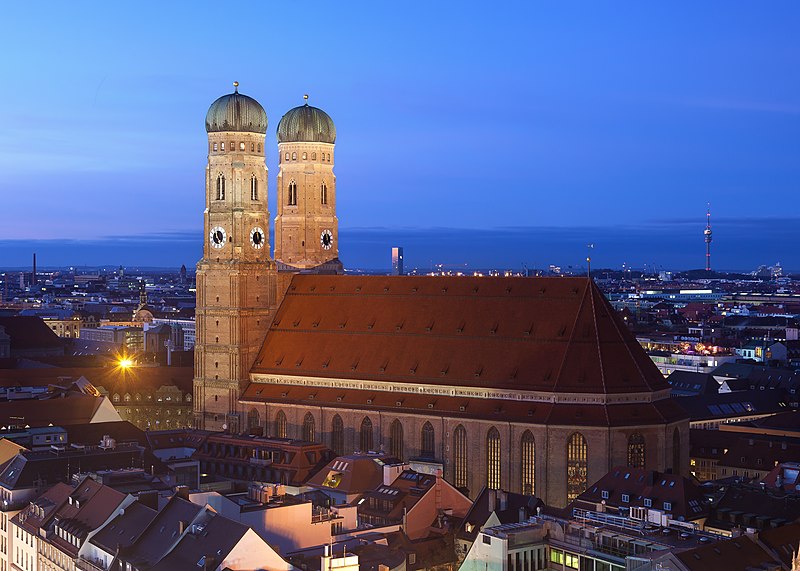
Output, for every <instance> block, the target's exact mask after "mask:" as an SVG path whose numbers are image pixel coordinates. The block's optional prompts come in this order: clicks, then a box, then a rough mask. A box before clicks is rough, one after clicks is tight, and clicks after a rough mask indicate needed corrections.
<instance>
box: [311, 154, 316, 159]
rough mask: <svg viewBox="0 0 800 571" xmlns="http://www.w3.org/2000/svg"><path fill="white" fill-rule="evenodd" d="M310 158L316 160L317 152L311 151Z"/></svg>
mask: <svg viewBox="0 0 800 571" xmlns="http://www.w3.org/2000/svg"><path fill="white" fill-rule="evenodd" d="M311 160H312V161H316V160H317V153H311Z"/></svg>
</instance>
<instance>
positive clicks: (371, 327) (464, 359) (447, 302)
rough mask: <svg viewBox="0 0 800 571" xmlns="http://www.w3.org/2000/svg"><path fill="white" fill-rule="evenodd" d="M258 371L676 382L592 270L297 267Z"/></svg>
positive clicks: (548, 382)
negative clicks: (577, 274)
mask: <svg viewBox="0 0 800 571" xmlns="http://www.w3.org/2000/svg"><path fill="white" fill-rule="evenodd" d="M252 372H253V373H263V374H267V375H269V374H283V375H297V376H305V377H309V376H310V377H323V378H337V379H375V380H386V381H393V382H407V383H414V384H432V385H458V386H469V387H477V388H493V389H510V390H526V391H545V392H552V393H594V394H619V393H631V392H652V391H661V390H665V389H668V388H669V385H668V384H667V383H666V381H665V380H664V378H663V376H662V375H661V374H660V373H659V371H658V369H657V368H656V366H655V365H654V364H653V363H652V362H651V360H650V359H649V358H648V356H647V355H646V354H645V352H644V350H643V349H642V348H641V347H640V346H639V344H638V343H637V341H636V339H635V337H634V336H633V335H632V334H631V333H630V332H629V331H628V329H627V327H626V326H625V325H624V323H623V322H622V321H621V320H620V319H619V317H618V316H617V315H616V312H615V311H614V309H613V308H612V307H611V306H610V304H609V303H608V301H607V300H606V298H605V296H604V295H603V294H602V292H600V290H599V289H598V288H597V286H596V285H595V284H594V283H593V282H591V281H589V280H587V279H584V278H516V277H514V278H506V277H502V278H501V277H496V278H477V277H476V278H473V277H405V276H391V277H388V276H387V277H376V276H370V277H364V276H330V275H297V276H295V277H294V278H293V280H292V283H291V285H290V287H289V290H288V292H287V294H286V297H285V298H284V301H283V303H282V304H281V306H280V308H279V310H278V312H277V315H276V317H275V320H274V322H273V324H272V326H271V328H270V330H269V332H268V334H267V337H266V340H265V342H264V344H263V347H262V349H261V351H260V353H259V355H258V357H257V359H256V361H255V365H254V367H253V369H252Z"/></svg>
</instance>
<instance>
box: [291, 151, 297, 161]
mask: <svg viewBox="0 0 800 571" xmlns="http://www.w3.org/2000/svg"><path fill="white" fill-rule="evenodd" d="M292 160H293V161H296V160H297V153H292Z"/></svg>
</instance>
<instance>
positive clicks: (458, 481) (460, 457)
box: [453, 424, 468, 488]
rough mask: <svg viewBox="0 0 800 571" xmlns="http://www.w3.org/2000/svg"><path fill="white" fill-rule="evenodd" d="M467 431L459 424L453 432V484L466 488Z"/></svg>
mask: <svg viewBox="0 0 800 571" xmlns="http://www.w3.org/2000/svg"><path fill="white" fill-rule="evenodd" d="M467 469H468V468H467V431H466V429H465V428H464V427H463V426H462V425H461V424H459V425H458V426H457V427H456V429H455V432H453V483H454V484H455V486H456V488H466V487H467Z"/></svg>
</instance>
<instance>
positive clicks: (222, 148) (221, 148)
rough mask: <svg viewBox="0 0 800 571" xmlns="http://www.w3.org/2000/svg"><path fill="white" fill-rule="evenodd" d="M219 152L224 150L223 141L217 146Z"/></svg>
mask: <svg viewBox="0 0 800 571" xmlns="http://www.w3.org/2000/svg"><path fill="white" fill-rule="evenodd" d="M219 150H220V151H224V150H225V141H222V142H221V143H220V144H219Z"/></svg>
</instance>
